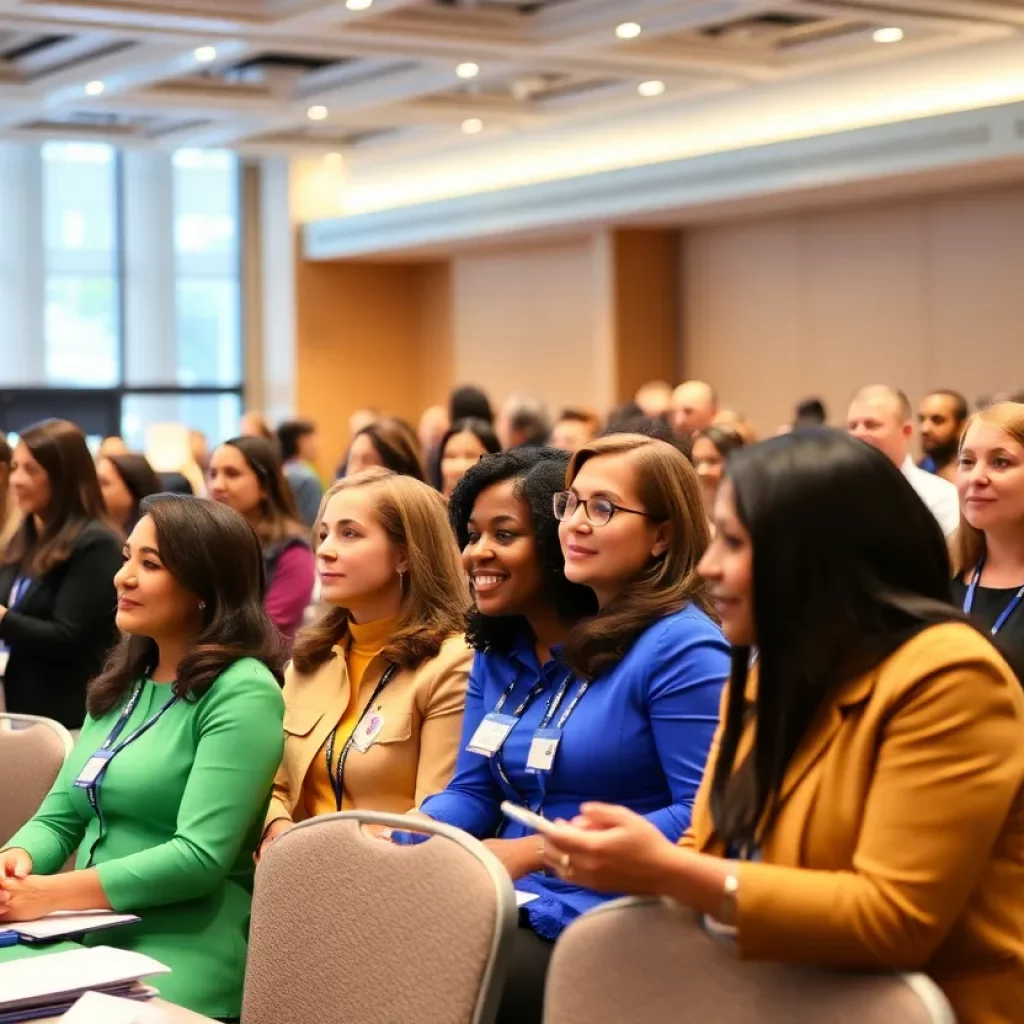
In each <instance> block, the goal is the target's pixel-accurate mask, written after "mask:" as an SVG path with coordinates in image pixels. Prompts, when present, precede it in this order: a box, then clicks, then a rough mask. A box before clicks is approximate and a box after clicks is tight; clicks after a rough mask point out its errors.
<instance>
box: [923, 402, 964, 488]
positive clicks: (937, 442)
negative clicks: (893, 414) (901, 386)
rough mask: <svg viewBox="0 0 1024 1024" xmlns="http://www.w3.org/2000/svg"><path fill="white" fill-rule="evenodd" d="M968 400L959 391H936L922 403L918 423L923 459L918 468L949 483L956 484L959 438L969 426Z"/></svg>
mask: <svg viewBox="0 0 1024 1024" xmlns="http://www.w3.org/2000/svg"><path fill="white" fill-rule="evenodd" d="M967 414H968V409H967V399H966V398H964V396H963V395H961V394H960V392H959V391H946V390H942V391H933V392H932V393H931V394H930V395H925V397H924V398H923V399H921V404H920V405H919V406H918V408H917V422H918V424H919V425H920V428H921V450H922V451H923V452H924V458H923V459H922V460H921V461H920V462H919V463H918V465H919V466H920V467H921V469H923V470H924V471H925V472H926V473H934V474H935V475H936V476H941V477H942V478H943V479H944V480H948V481H949V482H950V483H955V482H956V460H957V453H958V452H959V449H960V434H961V433H962V432H963V429H964V424H965V423H966V422H967Z"/></svg>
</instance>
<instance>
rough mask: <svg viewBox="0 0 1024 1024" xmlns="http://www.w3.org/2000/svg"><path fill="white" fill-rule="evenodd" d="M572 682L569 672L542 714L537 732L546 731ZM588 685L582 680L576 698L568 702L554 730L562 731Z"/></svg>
mask: <svg viewBox="0 0 1024 1024" xmlns="http://www.w3.org/2000/svg"><path fill="white" fill-rule="evenodd" d="M572 680H573V675H572V673H571V672H570V673H569V674H568V675H567V676H566V677H565V678H564V679H563V680H562V685H561V686H560V687H559V688H558V692H557V693H556V694H555V696H554V697H553V698H552V700H551V703H550V704H549V705H548V707H547V711H545V712H544V717H543V718H542V719H541V720H540V725H539V726H537V729H538V731H539V730H541V729H546V728H547V727H548V726H549V725H550V724H551V720H552V719H553V718H554V717H555V715H556V714H557V713H558V709H559V708H560V707H561V706H562V701H563V700H564V699H565V694H566V692H567V691H568V689H569V684H570V683H571V682H572ZM589 686H590V683H588V682H587V681H586V680H584V681H583V682H582V683H581V684H580V688H579V690H577V691H576V696H575V697H573V699H572V700H571V701H570V702H569V706H568V707H567V708H566V709H565V711H564V712H562V717H561V718H559V720H558V724H557V725H556V726H555V728H556V729H564V728H565V723H566V722H568V721H569V716H570V715H571V714H572V713H573V712H574V711H575V710H576V705H577V704H579V702H580V701H581V700H582V699H583V694H585V693H586V692H587V689H588V688H589Z"/></svg>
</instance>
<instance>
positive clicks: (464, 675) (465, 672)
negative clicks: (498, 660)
mask: <svg viewBox="0 0 1024 1024" xmlns="http://www.w3.org/2000/svg"><path fill="white" fill-rule="evenodd" d="M472 666H473V651H472V650H471V649H470V648H469V647H468V646H466V643H465V640H464V639H463V638H461V637H459V638H458V639H457V640H450V641H448V642H447V643H446V644H445V645H444V647H442V649H441V651H440V652H439V653H438V655H437V657H436V658H435V659H434V666H433V667H434V668H435V670H436V676H435V678H434V680H433V683H432V685H431V687H430V695H429V698H428V701H427V707H426V711H425V713H424V716H423V727H422V732H421V734H420V761H419V767H418V768H417V772H416V806H417V807H419V806H420V805H421V804H422V803H423V801H424V800H426V798H427V797H428V796H433V795H434V794H435V793H440V792H441V790H442V789H444V788H445V786H447V785H448V783H449V782H450V781H451V778H452V775H453V774H454V772H455V758H456V757H457V755H458V753H459V741H460V739H461V737H462V715H463V711H464V710H465V705H466V687H467V685H468V683H469V670H470V669H471V668H472Z"/></svg>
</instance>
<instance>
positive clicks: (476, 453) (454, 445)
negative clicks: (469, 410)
mask: <svg viewBox="0 0 1024 1024" xmlns="http://www.w3.org/2000/svg"><path fill="white" fill-rule="evenodd" d="M500 451H501V442H500V441H499V440H498V435H497V434H496V433H495V432H494V428H493V427H492V426H491V425H490V423H488V422H487V421H486V420H474V419H468V420H458V421H456V422H455V423H453V424H452V425H451V427H449V428H448V430H447V431H446V432H445V434H444V436H443V437H442V438H441V443H440V444H439V445H438V447H437V465H436V466H435V467H434V477H435V478H436V479H437V481H438V489H439V490H440V491H441V493H442V494H443V495H444V496H445V497H446V498H450V497H451V496H452V491H454V490H455V485H456V484H457V483H458V482H459V481H460V480H461V479H462V478H463V477H464V476H465V475H466V471H467V470H468V469H469V468H470V467H472V466H475V465H476V464H477V463H478V462H479V461H480V460H481V459H482V458H483V457H484V456H485V455H496V454H497V453H498V452H500Z"/></svg>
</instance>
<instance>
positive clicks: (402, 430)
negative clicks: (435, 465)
mask: <svg viewBox="0 0 1024 1024" xmlns="http://www.w3.org/2000/svg"><path fill="white" fill-rule="evenodd" d="M360 434H365V435H366V436H367V437H368V438H369V439H370V443H371V444H372V445H373V447H374V449H375V450H376V452H377V454H378V455H379V456H380V460H381V462H382V463H383V465H384V466H385V467H386V468H387V469H390V470H391V471H392V472H394V473H400V474H401V475H402V476H411V477H412V478H413V479H414V480H426V479H427V474H426V473H425V472H424V469H423V453H422V451H421V449H420V442H419V438H417V437H416V431H415V430H413V428H412V427H411V426H410V425H409V424H408V423H406V422H405V420H402V419H399V418H398V417H397V416H384V417H382V418H381V419H379V420H375V421H374V422H373V423H370V424H368V425H367V426H365V427H363V429H362V430H360V431H359V432H358V433H357V434H356V437H359V436H360ZM356 437H354V438H352V440H353V442H354V441H355V439H356ZM346 461H348V460H347V459H346Z"/></svg>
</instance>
